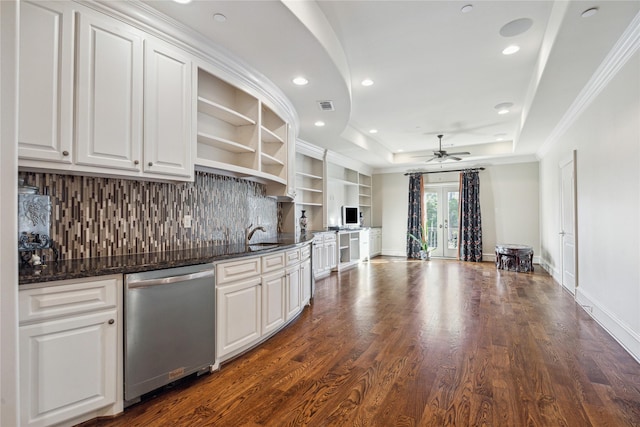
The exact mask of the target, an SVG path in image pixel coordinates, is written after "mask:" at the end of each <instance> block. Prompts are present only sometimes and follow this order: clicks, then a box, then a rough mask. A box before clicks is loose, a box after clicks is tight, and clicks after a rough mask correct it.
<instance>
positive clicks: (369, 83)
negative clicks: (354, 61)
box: [360, 79, 373, 86]
mask: <svg viewBox="0 0 640 427" xmlns="http://www.w3.org/2000/svg"><path fill="white" fill-rule="evenodd" d="M360 84H361V85H362V86H371V85H372V84H373V80H371V79H364V80H363V81H362V82H360Z"/></svg>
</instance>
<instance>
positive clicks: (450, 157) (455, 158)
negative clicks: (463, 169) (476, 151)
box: [447, 156, 462, 161]
mask: <svg viewBox="0 0 640 427" xmlns="http://www.w3.org/2000/svg"><path fill="white" fill-rule="evenodd" d="M447 159H451V160H456V161H460V160H462V159H461V158H460V157H454V156H447Z"/></svg>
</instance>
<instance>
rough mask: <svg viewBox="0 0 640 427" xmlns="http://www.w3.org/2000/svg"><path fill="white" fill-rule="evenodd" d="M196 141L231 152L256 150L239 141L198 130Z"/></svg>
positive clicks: (251, 151)
mask: <svg viewBox="0 0 640 427" xmlns="http://www.w3.org/2000/svg"><path fill="white" fill-rule="evenodd" d="M198 142H200V143H203V144H207V145H211V146H213V147H216V148H220V149H222V150H227V151H231V152H233V153H255V151H256V150H255V149H253V148H251V147H247V146H246V145H242V144H240V143H239V142H234V141H230V140H228V139H225V138H221V137H219V136H214V135H209V134H206V133H204V132H198Z"/></svg>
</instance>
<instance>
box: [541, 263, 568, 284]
mask: <svg viewBox="0 0 640 427" xmlns="http://www.w3.org/2000/svg"><path fill="white" fill-rule="evenodd" d="M539 264H540V267H542V268H544V270H545V271H546V272H547V273H549V275H550V276H551V277H553V280H555V281H556V283H558V285H560V284H561V283H562V277H560V271H559V270H558V269H556V268H554V267H553V266H552V265H551V264H549V261H547V260H545V259H541V260H540V263H539Z"/></svg>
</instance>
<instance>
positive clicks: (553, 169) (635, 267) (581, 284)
mask: <svg viewBox="0 0 640 427" xmlns="http://www.w3.org/2000/svg"><path fill="white" fill-rule="evenodd" d="M573 149H575V150H577V160H576V166H577V175H576V181H577V227H578V233H577V239H578V242H577V247H578V288H577V289H576V298H577V300H578V302H579V303H580V304H582V305H585V306H589V307H592V315H593V316H594V318H596V320H598V321H599V322H600V323H601V324H602V325H603V326H604V327H605V328H606V329H608V330H609V332H610V333H611V334H612V335H613V336H614V337H615V338H616V339H617V340H618V341H620V342H621V343H622V345H624V346H625V347H626V348H627V349H628V350H629V351H630V352H631V353H632V354H633V355H634V356H635V357H636V359H638V360H640V310H639V308H640V227H639V225H638V222H639V221H640V54H639V53H637V52H636V53H635V54H634V56H633V57H632V59H631V60H630V61H629V62H627V64H626V65H625V66H624V67H623V68H622V69H621V70H620V71H619V72H618V73H617V74H616V75H615V77H614V78H613V80H612V81H611V82H610V83H609V84H608V85H607V86H606V88H605V89H604V90H603V91H602V92H601V93H600V94H599V95H598V96H597V97H596V98H595V99H594V100H593V102H592V104H590V105H589V106H588V107H587V109H586V110H585V111H584V112H583V113H582V114H581V115H580V117H579V118H578V119H577V120H576V121H575V122H574V123H573V124H572V125H571V127H570V128H569V129H568V130H567V132H566V133H565V134H563V135H562V136H561V137H560V138H559V140H558V141H557V142H556V143H555V144H554V145H553V147H551V149H550V150H549V152H548V153H547V154H546V155H545V156H544V158H543V159H542V160H541V162H540V200H541V203H540V210H541V218H542V224H543V226H542V229H541V245H542V254H543V256H544V261H545V263H547V264H548V265H549V269H550V271H551V272H553V273H557V270H558V268H559V267H558V266H559V265H560V240H559V236H558V232H559V231H560V225H559V217H560V215H559V209H560V206H559V202H560V182H559V180H560V172H559V161H560V160H561V159H563V158H566V157H567V155H568V154H569V153H570V152H571V150H573ZM556 277H558V276H556Z"/></svg>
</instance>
